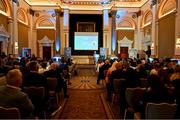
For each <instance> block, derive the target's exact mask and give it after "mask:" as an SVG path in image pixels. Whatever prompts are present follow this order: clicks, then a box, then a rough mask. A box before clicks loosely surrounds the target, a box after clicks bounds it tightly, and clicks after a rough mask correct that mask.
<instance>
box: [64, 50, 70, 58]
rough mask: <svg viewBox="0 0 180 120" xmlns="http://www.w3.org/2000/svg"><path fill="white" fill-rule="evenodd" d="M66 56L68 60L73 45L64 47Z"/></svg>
mask: <svg viewBox="0 0 180 120" xmlns="http://www.w3.org/2000/svg"><path fill="white" fill-rule="evenodd" d="M64 58H65V59H66V60H67V59H68V58H71V47H65V48H64Z"/></svg>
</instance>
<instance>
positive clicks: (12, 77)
mask: <svg viewBox="0 0 180 120" xmlns="http://www.w3.org/2000/svg"><path fill="white" fill-rule="evenodd" d="M6 79H7V84H8V85H11V86H15V87H20V86H21V85H22V73H21V71H20V70H19V69H12V70H10V71H9V72H8V73H7V75H6Z"/></svg>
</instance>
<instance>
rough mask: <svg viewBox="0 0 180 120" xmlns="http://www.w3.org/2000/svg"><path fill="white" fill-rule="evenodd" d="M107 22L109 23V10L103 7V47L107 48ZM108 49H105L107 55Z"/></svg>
mask: <svg viewBox="0 0 180 120" xmlns="http://www.w3.org/2000/svg"><path fill="white" fill-rule="evenodd" d="M108 23H109V11H108V9H104V10H103V48H109V47H108V36H109V34H108V33H109V31H108V27H109V24H108ZM108 51H109V50H108ZM108 51H107V55H109V52H108Z"/></svg>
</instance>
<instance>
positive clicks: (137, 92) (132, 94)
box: [125, 87, 146, 109]
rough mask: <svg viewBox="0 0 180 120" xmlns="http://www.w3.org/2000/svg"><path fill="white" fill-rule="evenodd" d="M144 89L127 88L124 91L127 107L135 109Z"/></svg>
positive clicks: (141, 98)
mask: <svg viewBox="0 0 180 120" xmlns="http://www.w3.org/2000/svg"><path fill="white" fill-rule="evenodd" d="M145 91H146V88H139V87H138V88H127V89H126V93H125V94H126V102H127V104H128V107H131V108H133V109H134V108H135V107H136V106H137V107H138V104H140V102H141V101H142V100H143V94H144V92H145Z"/></svg>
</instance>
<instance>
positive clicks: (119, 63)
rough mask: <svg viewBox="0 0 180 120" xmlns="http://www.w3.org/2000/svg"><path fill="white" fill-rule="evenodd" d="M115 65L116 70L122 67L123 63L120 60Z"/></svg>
mask: <svg viewBox="0 0 180 120" xmlns="http://www.w3.org/2000/svg"><path fill="white" fill-rule="evenodd" d="M115 67H116V70H119V69H122V67H123V63H122V62H118V63H116V65H115Z"/></svg>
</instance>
